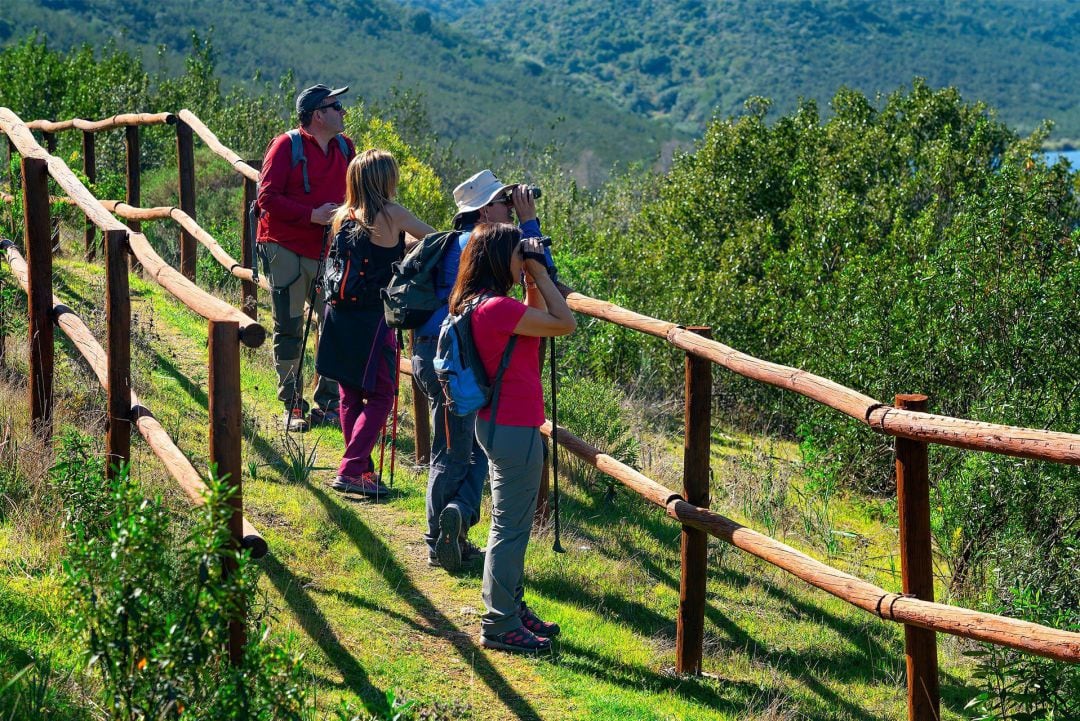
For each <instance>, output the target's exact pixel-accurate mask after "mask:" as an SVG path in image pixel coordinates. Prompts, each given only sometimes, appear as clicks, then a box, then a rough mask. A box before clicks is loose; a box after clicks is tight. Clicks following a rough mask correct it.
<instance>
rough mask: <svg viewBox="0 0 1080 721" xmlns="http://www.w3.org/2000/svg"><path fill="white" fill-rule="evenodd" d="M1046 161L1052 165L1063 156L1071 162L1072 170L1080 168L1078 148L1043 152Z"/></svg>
mask: <svg viewBox="0 0 1080 721" xmlns="http://www.w3.org/2000/svg"><path fill="white" fill-rule="evenodd" d="M1045 155H1046V162H1048V163H1050V164H1051V165H1053V164H1054V163H1056V162H1057V161H1058V160H1060V159H1062V158H1064V159H1065V160H1068V161H1069V162H1070V163H1071V164H1072V169H1073V170H1080V150H1064V151H1060V152H1059V151H1050V152H1047V153H1045Z"/></svg>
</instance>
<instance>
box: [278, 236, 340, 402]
mask: <svg viewBox="0 0 1080 721" xmlns="http://www.w3.org/2000/svg"><path fill="white" fill-rule="evenodd" d="M259 246H260V247H259V250H260V252H261V253H262V256H263V261H264V264H263V266H264V269H265V271H266V275H267V277H268V279H269V281H270V287H271V289H272V290H271V293H270V302H271V310H272V311H273V315H274V335H273V342H274V367H275V368H276V369H277V375H278V400H279V401H281V402H282V403H284V404H285V408H286V409H288V408H291V407H292V406H293V404H294V403H295V404H296V405H297V406H299V408H300V409H301V410H302V411H303V412H304V414H305V415H306V414H307V411H308V404H307V401H305V400H304V383H303V378H302V377H301V368H300V344H301V343H302V342H303V340H304V324H305V323H306V322H307V313H306V312H305V309H304V302H305V301H306V300H307V299H308V298H310V297H311V286H312V284H313V283H315V281H316V279H317V276H318V273H319V266H320V264H319V261H317V260H315V259H314V258H305V257H303V256H300V255H297V254H296V253H294V252H292V251H291V250H289V249H288V248H285V247H283V246H281V245H278V244H277V243H260V244H259ZM325 308H326V305H325V302H324V300H323V297H322V294H321V293H318V294H316V298H315V311H314V312H313V313H312V321H314V322H315V323H316V324H317V325H318V327H319V328H321V327H322V319H323V314H324V311H325ZM309 357H310V358H312V359H314V357H315V356H314V354H309ZM315 405H316V406H318V407H319V408H321V409H323V410H335V409H337V407H338V387H337V383H336V382H334V381H332V380H330V379H329V378H323V377H322V376H320V377H319V382H318V385H316V386H315Z"/></svg>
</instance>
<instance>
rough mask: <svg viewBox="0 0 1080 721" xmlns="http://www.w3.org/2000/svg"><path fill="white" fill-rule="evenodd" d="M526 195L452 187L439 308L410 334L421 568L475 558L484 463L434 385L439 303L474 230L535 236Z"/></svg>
mask: <svg viewBox="0 0 1080 721" xmlns="http://www.w3.org/2000/svg"><path fill="white" fill-rule="evenodd" d="M534 192H535V189H534V188H531V187H529V186H526V185H507V184H505V183H503V182H502V181H500V180H499V179H498V178H496V177H495V174H494V173H492V172H491V171H490V170H481V171H480V172H479V173H477V174H476V175H474V176H472V177H471V178H469V179H468V180H466V181H465V182H464V183H462V184H461V185H459V186H457V187H456V188H454V203H455V204H456V205H457V210H458V212H457V215H455V216H454V229H455V230H457V231H459V232H458V235H457V237H456V238H453V239H451V241H450V243H449V246H448V248H447V250H446V252H445V253H444V254H443V257H442V259H441V260H440V261H439V265H438V267H437V268H436V270H435V292H436V294H437V295H438V297H439V298H440V299H441V300H442V302H443V305H442V306H441V307H440V308H439V309H438V310H436V311H435V312H434V313H433V314H432V315H431V318H429V319H428V321H427V322H426V323H425V324H424V325H422V326H421V327H420V328H418V329H417V330H416V337H415V341H414V343H413V357H412V368H413V378H414V379H416V382H417V384H418V385H419V386H420V388H421V390H423V392H424V394H425V395H426V396H427V398H428V403H429V406H430V409H431V418H432V424H431V426H432V434H431V465H430V468H429V471H428V489H427V518H428V531H427V534H426V535H425V536H424V540H425V541H426V542H427V547H428V563H430V564H431V565H432V566H442V567H443V568H445V569H446V570H447V571H456V570H457V569H458V568H460V567H461V565H462V564H463V563H470V562H472V561H475V560H477V559H479V558H480V557H481V556H482V552H481V551H480V549H478V548H476V546H474V545H472V544H471V543H469V542H468V541H467V540H466V534H467V533H468V530H469V528H471V527H472V526H474V525H476V523H477V522H478V521H479V520H480V496H481V492H482V490H483V486H484V479H485V478H486V477H487V472H488V462H487V458H486V457H485V456H484V451H483V450H482V449H481V448H480V445H479V443H477V441H476V434H475V432H474V427H475V422H476V416H475V414H473V415H470V416H466V417H464V418H462V417H458V416H455V415H454V414H453V413H450V412H449V411H448V410H447V408H446V403H445V399H444V398H443V393H442V389H441V388H440V387H439V382H438V380H436V378H435V369H434V366H433V364H432V361H433V359H434V358H435V346H436V344H437V342H438V339H439V327H440V325H442V322H443V319H444V318H445V317H446V315H447V308H446V302H447V299H448V298H449V297H450V290H451V289H452V288H453V287H454V281H455V280H456V279H457V274H458V263H459V261H460V259H461V251H462V250H464V248H465V246H466V244H467V243H468V242H469V237H470V235H471V234H472V230H473V228H474V227H475V226H476V225H477V224H479V223H511V222H513V218H514V216H515V215H516V216H517V220H518V223H519V226H520V228H521V234H522V236H523V237H525V238H534V237H539V236H540V221H539V220H538V219H537V217H536V199H535V197H534ZM549 262H550V256H549Z"/></svg>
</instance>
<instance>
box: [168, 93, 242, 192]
mask: <svg viewBox="0 0 1080 721" xmlns="http://www.w3.org/2000/svg"><path fill="white" fill-rule="evenodd" d="M176 116H177V117H178V118H180V120H182V121H183V122H185V123H187V124H188V125H189V126H190V127H191V129H192V131H193V132H194V133H195V134H196V135H198V136H199V138H200V139H201V140H202V141H203V142H204V143H206V145H207V147H209V148H210V149H211V150H213V151H214V152H215V153H216V154H217V155H219V156H220V157H222V158H224V159H225V160H226V161H227V162H228V163H229V164H230V165H232V166H233V168H234V169H235V170H236V172H238V173H240V175H242V176H244V177H245V178H247V179H248V180H250V181H252V182H253V183H258V182H259V171H258V170H256V169H255V168H253V167H251V166H250V165H248V164H247V163H246V162H244V160H243V159H242V158H241V157H240V156H239V155H237V154H236V153H234V152H233V151H232V150H230V149H229V148H227V147H225V146H224V145H223V144H222V142H221V141H220V140H218V137H217V136H216V135H214V133H213V131H211V130H210V128H208V127H206V124H205V123H203V121H201V120H199V118H198V116H196V115H195V113H193V112H191V111H190V110H188V109H186V108H185V109H184V110H181V111H180V112H179V113H177V114H176Z"/></svg>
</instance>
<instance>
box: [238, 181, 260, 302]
mask: <svg viewBox="0 0 1080 721" xmlns="http://www.w3.org/2000/svg"><path fill="white" fill-rule="evenodd" d="M247 163H248V165H250V166H251V167H253V168H255V170H262V161H261V160H249V161H247ZM258 193H259V188H258V186H257V185H256V183H255V181H254V180H251V179H250V178H247V177H245V178H244V205H243V206H242V207H241V208H240V215H241V218H240V227H241V228H243V232H242V234H241V236H240V259H241V260H240V262H241V264H242V265H243V266H244V267H245V268H254V267H255V264H256V263H258V262H259V259H258V258H256V257H255V254H254V253H253V252H252V250H253V248H252V242H251V241H252V238H254V237H255V233H256V231H257V230H258V228H256V227H255V226H254V224H253V223H252V217H251V214H250V213H249V212H248V209H249V208H250V207H251V204H252V203H253V202H255V198H256V197H257V196H258ZM240 310H242V311H244V312H245V313H247V315H248V317H249V318H251V319H252V320H258V319H259V286H258V285H257V284H256V283H253V282H252V281H250V280H242V281H240Z"/></svg>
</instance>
